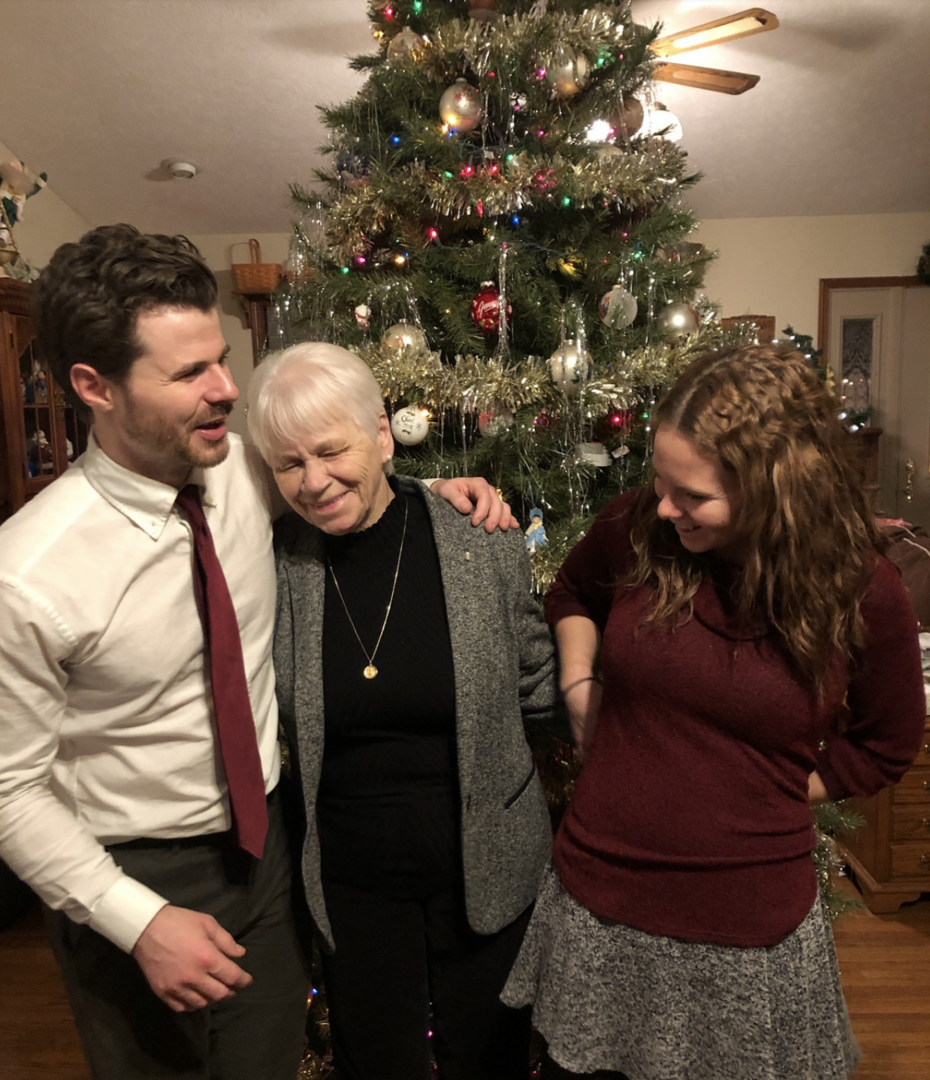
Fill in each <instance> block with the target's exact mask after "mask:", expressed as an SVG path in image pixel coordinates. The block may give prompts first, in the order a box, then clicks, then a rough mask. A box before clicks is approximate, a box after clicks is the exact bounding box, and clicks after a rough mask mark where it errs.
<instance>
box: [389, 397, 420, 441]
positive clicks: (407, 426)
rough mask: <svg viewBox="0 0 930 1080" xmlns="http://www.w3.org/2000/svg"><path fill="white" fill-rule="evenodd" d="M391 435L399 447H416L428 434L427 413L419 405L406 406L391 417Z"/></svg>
mask: <svg viewBox="0 0 930 1080" xmlns="http://www.w3.org/2000/svg"><path fill="white" fill-rule="evenodd" d="M391 434H392V435H393V436H394V438H395V439H396V440H397V442H399V443H400V444H401V446H417V445H418V444H419V443H421V442H423V440H424V439H425V438H426V436H427V435H428V434H429V413H428V412H427V411H426V410H425V409H421V408H420V406H419V405H407V406H406V407H405V408H403V409H398V410H397V412H396V413H394V415H393V416H392V417H391Z"/></svg>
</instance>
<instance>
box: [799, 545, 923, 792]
mask: <svg viewBox="0 0 930 1080" xmlns="http://www.w3.org/2000/svg"><path fill="white" fill-rule="evenodd" d="M862 615H863V618H864V620H865V625H866V641H865V645H864V646H863V648H862V649H861V650H859V652H858V654H857V655H856V656H855V657H854V658H853V664H854V671H853V675H852V677H851V679H850V683H849V687H848V690H847V694H846V704H847V706H848V708H849V721H848V723H847V726H846V730H845V731H843V732H832V733H831V734H830V735H829V737H828V738H827V740H826V743H825V746H824V748H823V749H822V750H821V751H820V752H819V755H818V760H817V772H818V773H819V774H820V777H821V779H822V780H823V782H824V786H825V787H826V789H827V792H828V793H829V795H830V797H831V799H844V798H848V797H849V796H851V795H862V796H868V795H874V794H875V793H876V792H877V791H881V789H882V788H885V787H888V786H889V785H891V784H894V783H897V781H898V780H900V779H901V777H902V776H903V775H904V773H905V772H907V770H908V769H909V768H910V766H911V765H912V764H913V761H914V758H915V757H916V756H917V752H918V750H919V749H920V742H921V738H922V736H923V731H924V723H925V714H926V711H927V710H926V701H925V697H924V688H923V676H922V674H921V666H920V644H919V641H918V636H917V635H918V626H917V617H916V615H915V614H914V609H913V608H912V607H911V603H910V601H909V599H908V597H907V593H906V592H905V589H904V585H903V584H902V582H901V579H900V576H899V575H898V572H897V571H896V570H895V569H894V567H893V566H892V565H891V564H890V563H889V562H888V561H887V560H886V559H880V560H879V562H878V565H877V566H876V570H875V574H874V575H873V578H872V583H871V585H870V586H869V590H868V592H867V593H866V596H865V598H864V599H863V601H862Z"/></svg>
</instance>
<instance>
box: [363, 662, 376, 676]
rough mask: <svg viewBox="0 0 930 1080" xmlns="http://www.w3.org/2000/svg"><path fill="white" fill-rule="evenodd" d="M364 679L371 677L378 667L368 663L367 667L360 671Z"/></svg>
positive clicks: (374, 674)
mask: <svg viewBox="0 0 930 1080" xmlns="http://www.w3.org/2000/svg"><path fill="white" fill-rule="evenodd" d="M362 674H363V675H364V676H365V678H366V679H373V678H374V677H375V676H376V675H377V674H378V669H377V668H376V667H375V665H374V664H369V665H368V667H366V668H365V670H364V671H363V672H362Z"/></svg>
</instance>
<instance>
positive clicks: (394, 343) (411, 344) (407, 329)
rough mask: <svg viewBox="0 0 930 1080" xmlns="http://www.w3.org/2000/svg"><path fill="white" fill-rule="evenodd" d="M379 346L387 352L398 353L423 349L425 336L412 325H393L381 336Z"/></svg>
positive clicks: (403, 323) (402, 323) (400, 323)
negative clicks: (405, 350) (403, 350)
mask: <svg viewBox="0 0 930 1080" xmlns="http://www.w3.org/2000/svg"><path fill="white" fill-rule="evenodd" d="M381 346H382V348H384V349H387V350H388V352H399V351H400V350H401V349H425V348H426V334H424V333H423V331H422V330H421V329H420V328H419V326H414V324H413V323H407V322H399V323H394V325H393V326H390V327H388V329H387V330H385V332H384V334H383V335H382V337H381Z"/></svg>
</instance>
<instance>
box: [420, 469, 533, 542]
mask: <svg viewBox="0 0 930 1080" xmlns="http://www.w3.org/2000/svg"><path fill="white" fill-rule="evenodd" d="M430 491H432V492H433V494H434V495H438V496H439V497H440V498H442V499H445V500H446V502H449V503H451V504H452V505H453V506H454V507H455V509H456V510H458V511H459V513H461V514H471V523H472V525H480V524H481V523H482V522H484V528H485V530H486V531H487V532H489V533H492V532H494V530H495V529H500V530H501V532H506V531H507V530H508V529H519V528H520V522H519V521H517V519H516V518H515V517H514V516H513V514H512V513H511V512H510V504H509V503H505V502H504V500H503V499H502V498H501V497H500V496H499V495H498V494H497V491H496V490H495V489H494V488H492V487H491V485H490V484H489V483H488V482H487V480H485V479H484V477H481V476H456V477H453V478H452V479H451V480H434V481H433V484H432V486H431V488H430ZM472 510H474V513H472Z"/></svg>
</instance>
